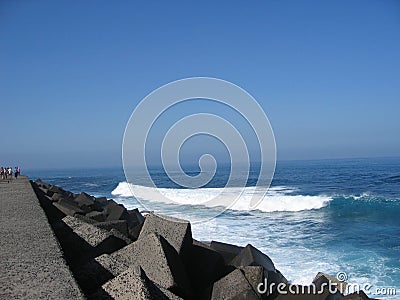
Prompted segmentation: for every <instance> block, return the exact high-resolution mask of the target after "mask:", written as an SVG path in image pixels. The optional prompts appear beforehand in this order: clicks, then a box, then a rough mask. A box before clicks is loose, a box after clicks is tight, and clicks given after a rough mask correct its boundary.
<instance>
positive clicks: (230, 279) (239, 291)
mask: <svg viewBox="0 0 400 300" xmlns="http://www.w3.org/2000/svg"><path fill="white" fill-rule="evenodd" d="M211 299H213V300H219V299H226V300H228V299H249V300H251V299H254V300H256V299H257V300H258V299H260V298H259V297H258V295H257V294H256V292H255V291H254V290H253V287H252V286H251V285H250V283H249V282H248V281H247V279H246V277H245V275H244V273H243V272H242V271H241V270H239V269H236V270H234V271H233V272H231V273H229V274H228V275H226V276H225V277H223V278H221V279H220V280H218V281H217V282H215V283H214V286H213V289H212V296H211Z"/></svg>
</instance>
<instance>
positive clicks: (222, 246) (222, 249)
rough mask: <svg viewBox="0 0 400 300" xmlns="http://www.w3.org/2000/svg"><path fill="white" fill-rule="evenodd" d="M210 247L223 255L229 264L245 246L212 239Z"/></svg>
mask: <svg viewBox="0 0 400 300" xmlns="http://www.w3.org/2000/svg"><path fill="white" fill-rule="evenodd" d="M210 247H211V248H212V249H214V250H215V251H217V252H218V253H219V254H221V255H222V257H223V258H224V262H225V264H228V263H229V262H230V261H231V260H232V259H233V258H234V257H235V256H236V255H238V254H239V252H240V251H241V250H242V249H243V247H239V246H236V245H231V244H226V243H222V242H217V241H211V243H210Z"/></svg>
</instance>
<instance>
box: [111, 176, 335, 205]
mask: <svg viewBox="0 0 400 300" xmlns="http://www.w3.org/2000/svg"><path fill="white" fill-rule="evenodd" d="M131 189H132V191H133V192H134V195H135V197H136V198H137V199H139V200H146V201H161V202H164V201H163V199H164V198H163V197H160V193H161V194H163V195H164V196H167V197H168V198H169V199H173V200H174V202H175V204H178V205H179V204H180V205H205V206H210V205H209V203H207V202H208V201H209V200H211V199H213V198H215V197H216V196H217V195H218V196H219V198H220V199H221V201H219V202H218V206H225V207H228V205H230V204H231V203H232V201H231V199H232V197H237V193H240V192H241V191H242V188H235V187H229V188H198V189H175V188H154V187H145V186H141V185H134V184H128V183H127V182H120V183H119V184H118V186H117V187H116V188H115V189H114V190H113V191H112V192H111V194H112V195H114V196H117V197H133V195H132V191H131ZM294 191H295V189H293V188H290V187H284V186H278V187H272V188H270V189H269V191H268V193H267V195H265V196H264V198H263V199H262V201H261V202H260V204H259V205H258V206H257V208H256V209H257V210H261V211H263V212H276V211H302V210H312V209H320V208H323V207H325V206H326V205H328V203H329V202H330V201H331V200H332V198H331V197H327V196H308V195H292V194H291V193H292V192H294ZM255 192H257V191H256V189H255V187H246V188H245V189H244V192H243V193H242V195H241V196H240V198H239V199H238V201H237V202H236V203H235V204H234V205H233V206H231V207H229V209H232V210H243V211H248V210H250V209H249V208H250V200H251V198H252V196H253V194H254V193H255ZM212 206H217V205H212Z"/></svg>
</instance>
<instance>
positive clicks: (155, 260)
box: [99, 233, 191, 295]
mask: <svg viewBox="0 0 400 300" xmlns="http://www.w3.org/2000/svg"><path fill="white" fill-rule="evenodd" d="M103 259H104V258H103ZM105 260H106V262H103V261H99V263H100V264H102V265H103V267H104V268H106V269H108V270H109V271H110V272H112V273H115V270H121V269H123V268H124V266H130V267H132V266H138V265H139V266H141V267H142V268H143V270H144V271H145V272H146V274H147V276H148V277H149V279H150V280H152V281H153V282H154V283H156V284H158V285H160V286H162V287H163V288H166V289H168V290H170V291H172V292H174V293H176V294H178V295H188V294H190V292H191V286H190V283H189V281H188V279H187V275H186V271H185V267H184V265H183V264H182V262H181V260H180V258H179V256H178V253H177V252H176V251H175V249H174V248H173V247H172V246H171V245H170V244H169V243H168V242H167V241H166V240H165V239H164V238H163V237H162V236H160V235H158V234H154V233H150V234H148V235H146V236H144V237H142V238H140V239H139V240H138V241H136V242H134V243H131V244H129V245H128V246H126V247H124V248H122V249H120V250H119V251H116V252H114V253H112V254H111V255H110V256H109V258H106V259H105ZM109 265H112V268H110V267H109Z"/></svg>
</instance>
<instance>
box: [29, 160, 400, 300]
mask: <svg viewBox="0 0 400 300" xmlns="http://www.w3.org/2000/svg"><path fill="white" fill-rule="evenodd" d="M187 172H188V173H189V174H190V172H192V175H196V174H197V173H196V172H198V170H197V171H196V166H194V167H193V170H190V168H189V169H188V171H187ZM25 173H26V175H28V176H30V177H31V178H32V179H35V178H41V179H42V180H44V181H48V182H50V183H52V184H56V185H60V186H62V187H63V188H64V189H66V190H70V191H72V192H76V193H79V192H81V191H85V192H87V193H89V194H92V195H94V196H107V197H109V198H113V199H114V200H116V201H117V202H119V203H122V204H124V205H125V206H126V207H127V208H128V209H130V208H136V207H139V208H140V209H148V208H151V209H152V210H154V211H156V212H159V213H163V214H166V215H173V216H177V217H181V218H184V219H189V220H191V221H195V220H196V219H197V218H201V217H202V216H206V215H208V214H210V212H212V210H216V209H217V208H216V207H208V206H205V205H203V204H204V201H205V200H207V199H208V198H210V197H213V195H215V194H218V193H220V191H221V189H222V188H223V187H224V184H226V181H227V180H226V179H227V178H228V177H229V168H224V167H221V168H219V169H218V171H217V175H218V176H215V177H214V178H213V180H212V181H211V182H210V183H209V184H207V185H206V186H204V187H202V188H198V189H187V188H180V187H179V186H177V185H176V184H174V183H173V182H172V181H171V180H170V179H169V178H168V176H167V175H166V174H165V172H164V171H163V170H162V169H161V168H159V169H157V168H153V169H152V170H151V174H152V178H153V179H154V181H155V183H156V184H157V187H158V188H160V189H162V192H163V193H164V194H165V195H167V196H168V197H169V198H172V199H174V202H175V204H170V203H165V202H163V201H160V200H162V199H157V193H155V191H154V188H152V187H148V186H142V185H140V181H138V182H135V183H134V184H133V185H132V186H129V184H128V183H127V182H126V179H125V176H124V172H123V170H122V168H115V169H100V168H99V169H64V170H27V171H26V172H25ZM256 176H257V172H256V171H254V172H250V176H249V179H248V181H247V186H246V187H245V189H244V193H243V195H242V197H241V198H240V199H239V201H237V202H236V203H235V204H234V205H233V206H232V207H230V209H228V210H226V211H224V212H223V213H221V214H219V215H218V216H217V217H216V218H213V219H212V220H209V221H207V222H199V223H198V222H194V223H193V225H192V232H193V237H194V238H196V239H198V240H204V241H211V240H218V241H222V242H227V243H232V244H237V245H242V246H245V245H247V244H249V243H251V244H252V245H253V246H255V247H257V248H258V249H260V250H261V251H262V252H264V253H266V254H267V255H268V256H269V257H271V259H272V260H273V261H274V263H275V265H276V267H277V268H278V269H279V270H280V271H281V272H282V273H283V274H284V275H285V277H286V278H287V279H288V280H289V281H291V282H292V283H298V284H310V283H311V281H312V280H313V278H314V276H315V275H316V274H317V273H318V272H320V271H321V272H325V273H328V274H331V275H333V276H335V275H336V274H337V273H339V272H341V273H345V274H346V276H347V278H348V282H350V283H352V284H354V286H355V287H357V285H359V286H360V287H361V288H363V287H365V285H366V284H367V285H368V286H370V287H369V293H370V296H371V297H377V298H388V299H400V158H369V159H340V160H314V161H282V162H278V163H277V168H276V172H275V176H274V179H273V181H272V184H271V188H270V190H269V192H268V193H267V195H266V196H265V197H264V198H263V199H262V201H261V203H260V204H259V205H258V206H257V209H256V210H248V206H249V205H248V202H249V197H251V195H252V193H253V192H254V184H255V182H256V181H257V178H256ZM131 189H134V190H135V195H140V199H135V198H134V197H133V196H132V192H131ZM227 189H228V191H229V193H231V194H232V197H234V195H236V193H237V192H239V191H241V189H239V188H237V187H235V186H230V187H228V188H227ZM229 193H228V195H229ZM393 288H394V289H395V291H396V293H397V295H390V296H388V295H386V296H385V295H379V293H382V292H384V290H382V289H393ZM391 293H393V290H391Z"/></svg>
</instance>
